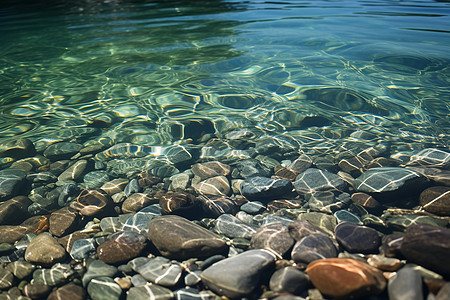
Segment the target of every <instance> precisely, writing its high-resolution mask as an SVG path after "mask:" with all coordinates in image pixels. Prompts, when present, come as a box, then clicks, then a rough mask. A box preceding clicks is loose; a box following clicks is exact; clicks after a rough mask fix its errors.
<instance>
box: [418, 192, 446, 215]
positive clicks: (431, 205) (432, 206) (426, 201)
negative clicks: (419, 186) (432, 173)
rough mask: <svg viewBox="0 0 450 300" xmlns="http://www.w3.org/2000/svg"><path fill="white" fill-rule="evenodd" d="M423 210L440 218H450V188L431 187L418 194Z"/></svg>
mask: <svg viewBox="0 0 450 300" xmlns="http://www.w3.org/2000/svg"><path fill="white" fill-rule="evenodd" d="M420 205H422V207H423V209H424V210H426V211H428V212H430V213H433V214H436V215H440V216H450V187H448V186H433V187H430V188H427V189H426V190H424V191H423V192H422V193H421V194H420Z"/></svg>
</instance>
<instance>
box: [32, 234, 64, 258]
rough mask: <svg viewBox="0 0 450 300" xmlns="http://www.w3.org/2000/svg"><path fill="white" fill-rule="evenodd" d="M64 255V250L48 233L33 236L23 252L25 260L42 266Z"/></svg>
mask: <svg viewBox="0 0 450 300" xmlns="http://www.w3.org/2000/svg"><path fill="white" fill-rule="evenodd" d="M65 257H66V250H65V249H64V248H63V247H62V246H61V245H60V244H59V243H58V242H57V241H56V240H55V239H54V238H53V237H52V236H51V235H50V234H48V233H41V234H39V235H38V236H36V237H35V238H33V239H32V240H31V242H30V244H29V245H28V247H27V250H26V252H25V260H26V261H28V262H31V263H35V264H38V265H43V266H51V265H53V264H55V263H57V262H61V261H63V260H64V259H65Z"/></svg>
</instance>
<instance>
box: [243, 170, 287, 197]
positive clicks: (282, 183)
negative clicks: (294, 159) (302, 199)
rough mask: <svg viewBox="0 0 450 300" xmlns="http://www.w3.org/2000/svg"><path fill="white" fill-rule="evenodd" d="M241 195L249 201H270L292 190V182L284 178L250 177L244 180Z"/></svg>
mask: <svg viewBox="0 0 450 300" xmlns="http://www.w3.org/2000/svg"><path fill="white" fill-rule="evenodd" d="M241 191H242V195H243V196H244V197H245V198H247V199H248V200H250V201H253V200H259V201H270V200H274V199H277V198H281V197H282V196H283V195H286V194H287V193H289V192H291V191H292V183H291V182H290V181H289V180H286V179H273V178H268V177H261V176H258V177H251V178H247V179H245V180H244V183H243V185H242V188H241Z"/></svg>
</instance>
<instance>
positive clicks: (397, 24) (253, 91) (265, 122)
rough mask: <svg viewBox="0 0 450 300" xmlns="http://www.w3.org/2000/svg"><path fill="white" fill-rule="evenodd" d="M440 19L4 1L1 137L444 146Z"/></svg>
mask: <svg viewBox="0 0 450 300" xmlns="http://www.w3.org/2000/svg"><path fill="white" fill-rule="evenodd" d="M449 12H450V6H449V4H448V3H446V2H432V1H402V2H392V1H350V0H347V1H311V2H309V1H280V2H269V1H267V2H265V1H245V2H241V1H114V0H113V1H87V0H86V1H82V2H81V3H76V4H74V3H71V1H66V2H64V1H53V2H51V3H50V4H49V2H48V1H42V3H40V2H37V1H30V2H26V1H22V2H20V3H18V2H17V1H6V2H5V1H3V4H1V9H0V40H1V44H0V82H1V85H0V105H1V106H0V113H1V115H0V118H1V123H0V140H7V139H11V138H17V137H28V138H30V139H31V140H33V141H35V142H37V141H39V140H43V141H45V143H44V144H46V143H47V142H48V141H49V140H71V139H72V140H73V139H75V140H78V141H80V142H85V141H87V140H90V139H92V140H98V139H101V138H105V137H107V138H109V139H110V140H111V141H112V143H113V144H114V143H119V142H132V143H136V144H147V145H164V144H171V143H173V142H179V141H181V142H183V141H191V140H193V141H194V142H200V141H202V140H203V141H204V140H206V138H207V137H210V136H213V135H216V136H221V135H223V134H225V133H226V132H228V131H230V130H232V129H235V128H249V129H250V130H251V131H258V132H262V133H267V134H281V135H285V136H290V137H294V138H296V139H298V140H301V141H304V140H305V139H303V138H304V137H305V136H308V138H307V139H306V140H308V139H309V138H310V139H312V140H316V141H319V140H320V142H321V143H322V142H323V141H324V139H325V140H327V139H328V140H332V141H333V140H335V141H337V140H339V141H341V139H344V140H355V139H356V140H358V139H362V140H370V139H383V140H386V141H390V142H391V143H392V144H393V145H396V147H398V149H399V150H408V149H416V148H421V147H425V145H429V146H437V147H442V146H447V145H448V143H449V134H450V126H449V125H450V120H449V119H450V116H449V115H450V97H449V94H450V90H449V74H450V69H449V62H450V51H449V48H450V47H449V31H448V30H449V28H450V26H449V25H450V18H449V16H448V15H449ZM205 136H206V138H205ZM305 143H307V141H306V142H305ZM37 146H39V143H37Z"/></svg>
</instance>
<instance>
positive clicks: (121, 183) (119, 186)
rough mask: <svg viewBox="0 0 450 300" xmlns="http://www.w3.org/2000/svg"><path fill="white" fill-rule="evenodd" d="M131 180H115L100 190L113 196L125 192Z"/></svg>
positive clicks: (105, 184)
mask: <svg viewBox="0 0 450 300" xmlns="http://www.w3.org/2000/svg"><path fill="white" fill-rule="evenodd" d="M128 182H129V180H128V179H126V178H115V179H113V180H111V181H108V182H106V183H104V184H103V185H102V186H101V187H100V189H102V190H103V191H105V192H106V193H107V194H108V195H110V196H112V195H114V194H117V193H120V192H123V191H124V189H125V187H126V186H127V185H128Z"/></svg>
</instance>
